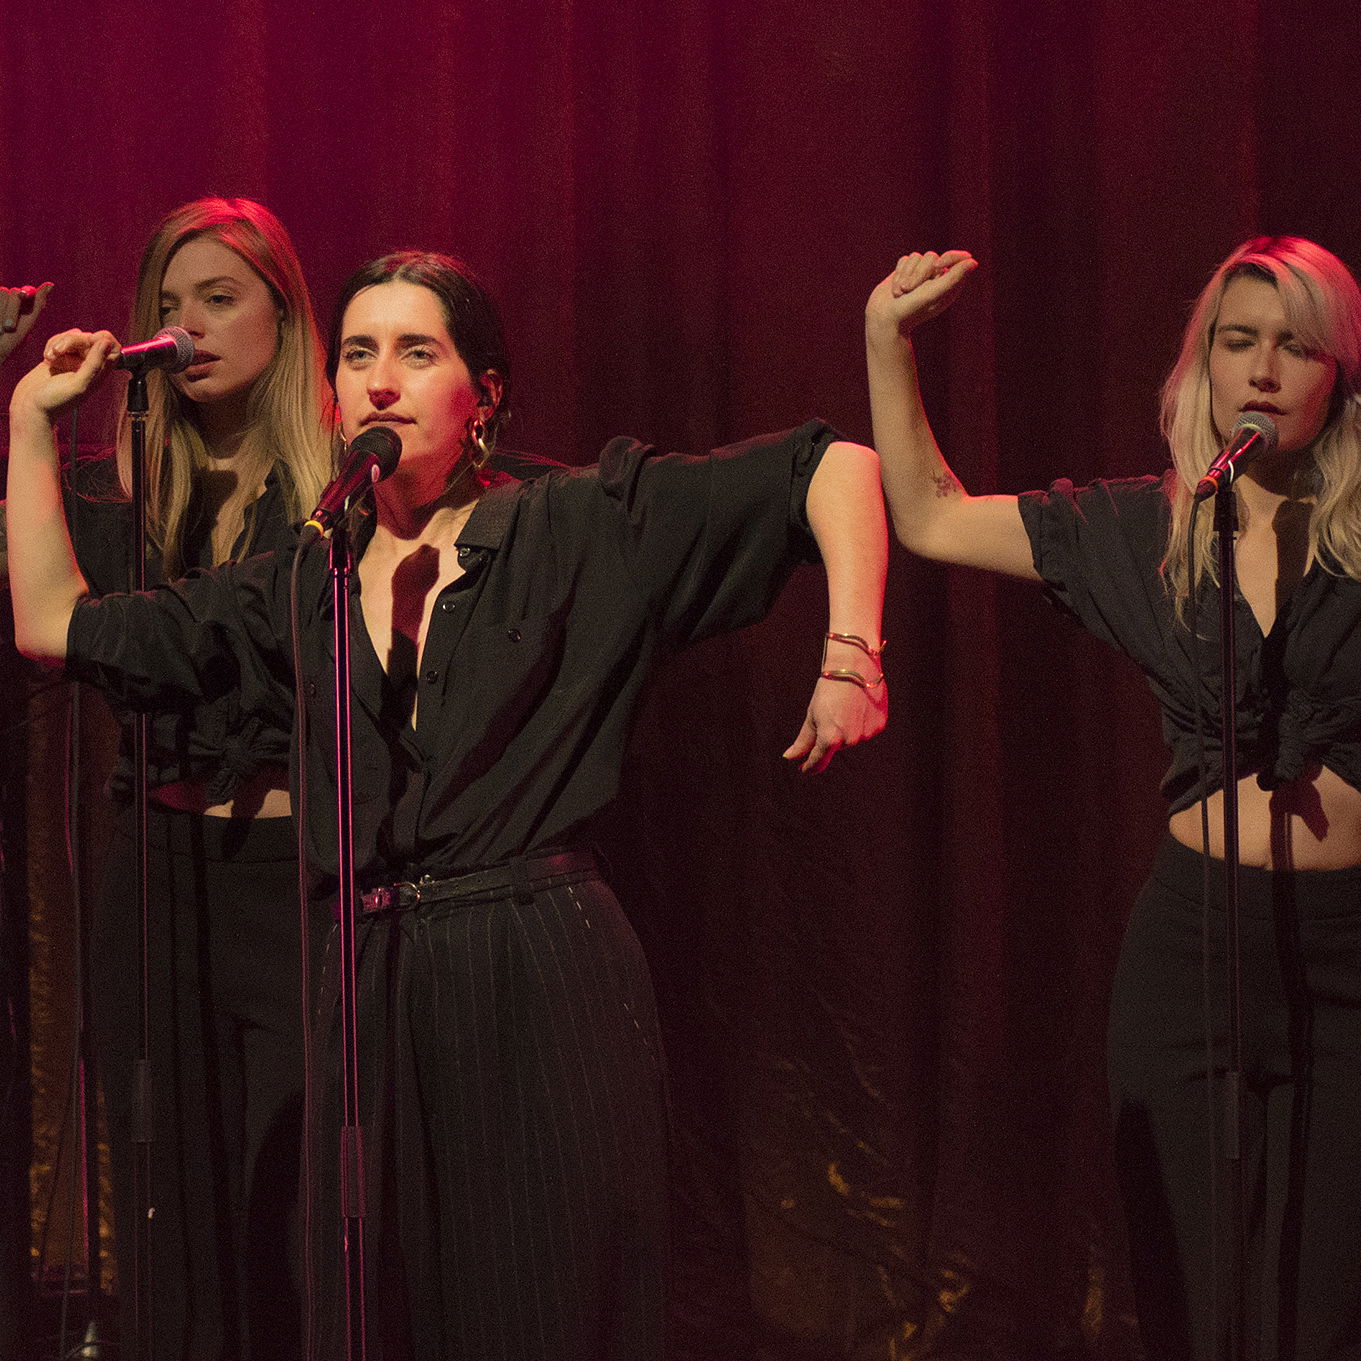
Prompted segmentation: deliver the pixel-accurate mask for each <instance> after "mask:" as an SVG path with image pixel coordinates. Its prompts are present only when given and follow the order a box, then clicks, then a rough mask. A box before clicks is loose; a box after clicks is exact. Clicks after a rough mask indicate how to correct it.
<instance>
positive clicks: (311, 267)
mask: <svg viewBox="0 0 1361 1361" xmlns="http://www.w3.org/2000/svg"><path fill="white" fill-rule="evenodd" d="M1358 40H1361V16H1359V15H1358V10H1357V7H1356V6H1355V5H1346V6H1342V5H1337V6H1333V5H1325V4H1313V3H1300V2H1299V0H1223V3H1221V4H1219V5H1212V6H1207V5H1205V4H1204V3H1203V0H1123V3H1120V4H1082V3H1073V0H932V2H931V3H926V0H863V3H843V4H837V5H813V4H797V3H791V2H790V0H669V3H667V4H660V3H656V0H637V2H636V3H634V4H632V5H622V4H619V3H617V0H573V3H567V0H556V2H554V0H534V2H532V3H531V2H530V0H462V2H461V3H452V2H451V3H443V4H422V5H411V4H408V3H404V2H403V0H398V2H397V3H393V4H387V5H382V6H375V5H373V4H358V3H352V0H330V2H329V3H305V2H303V0H235V3H232V2H231V0H196V3H194V4H193V5H188V6H170V5H147V4H144V3H142V4H132V3H129V2H128V0H104V2H103V3H100V4H93V3H88V2H87V0H75V3H68V4H65V5H36V4H13V5H10V6H7V7H6V8H5V11H4V14H3V17H0V185H3V193H0V276H3V277H4V278H5V280H6V281H11V282H22V281H33V282H37V281H39V280H41V279H43V278H53V279H55V280H56V281H57V283H58V291H57V292H56V293H55V294H54V295H53V300H52V303H51V305H50V308H49V311H48V314H47V316H46V317H44V319H43V320H44V325H45V327H47V328H48V329H56V328H59V327H62V326H67V325H74V324H85V325H110V326H114V327H118V326H120V325H121V324H122V321H123V319H124V317H125V316H126V313H127V308H128V302H129V297H130V291H131V284H132V279H133V274H134V270H135V267H136V261H137V256H138V253H139V251H140V248H141V245H142V242H143V240H144V238H145V236H146V234H147V232H148V231H149V229H150V227H151V225H152V223H153V222H154V220H155V219H156V218H157V217H158V216H159V215H160V214H161V213H162V212H163V211H165V210H166V209H168V208H170V207H172V206H173V205H175V204H177V203H179V202H181V201H183V200H185V199H187V198H190V197H193V196H195V195H197V194H201V193H204V192H219V193H225V194H244V195H250V196H253V197H258V198H260V199H262V200H264V201H265V202H267V203H269V204H270V205H271V206H272V207H273V208H274V209H275V210H276V211H277V212H278V213H279V214H280V215H281V216H282V217H283V219H284V220H285V222H286V223H287V224H288V226H289V227H290V229H291V230H292V232H293V233H294V235H295V237H296V239H297V241H298V243H299V247H300V250H301V253H302V256H303V260H304V264H305V266H306V267H307V270H308V273H309V277H310V279H311V280H312V283H313V286H314V289H315V292H316V295H317V298H318V300H319V302H321V304H322V306H323V308H325V307H327V306H329V302H330V299H331V298H332V297H333V295H334V293H335V291H336V289H337V286H338V284H339V282H340V280H341V279H342V278H343V277H344V276H345V275H346V274H347V273H348V272H349V270H350V269H351V268H352V267H353V266H354V265H355V264H357V263H358V262H360V261H361V260H363V259H365V258H368V257H370V256H372V255H375V254H377V253H379V252H381V251H384V250H387V249H390V248H394V247H399V246H406V245H413V244H414V245H421V246H428V247H438V248H442V249H451V250H454V251H456V252H458V253H461V254H463V255H464V256H466V257H467V258H468V259H470V260H471V261H473V262H474V263H475V264H476V265H477V266H478V267H479V268H480V269H481V270H482V271H483V272H484V273H485V274H486V275H487V276H488V277H489V278H490V280H491V281H492V282H493V284H494V285H495V287H496V288H497V290H498V291H499V294H500V296H501V297H502V299H503V301H504V306H505V311H506V315H507V321H508V326H509V331H510V335H511V339H512V351H513V355H514V360H515V373H514V381H513V390H512V395H513V404H514V408H515V412H516V418H515V421H514V424H513V425H512V427H511V429H510V432H509V442H511V443H513V444H516V445H517V446H519V447H524V448H530V449H534V450H536V451H538V452H541V453H544V454H549V455H553V456H556V457H559V458H563V459H566V460H569V461H573V462H582V461H586V460H588V459H590V458H591V457H592V456H593V455H594V452H595V451H596V449H597V448H598V447H599V445H600V444H601V442H602V441H603V439H604V438H605V437H607V436H609V435H612V434H616V433H620V432H627V433H632V434H638V435H643V436H647V437H650V438H652V439H654V440H656V441H658V442H659V443H663V444H666V445H670V446H676V447H686V448H702V447H708V446H710V445H712V444H714V443H718V442H722V441H725V440H728V439H731V438H736V437H739V436H742V435H746V434H750V433H753V432H756V431H759V430H762V429H768V428H779V427H785V426H789V425H791V424H794V423H795V422H797V421H799V420H800V419H802V418H803V417H804V416H806V415H808V414H810V413H813V412H816V413H818V414H821V415H824V416H826V417H827V418H829V419H830V420H832V421H834V422H836V423H837V424H839V425H840V426H841V427H843V428H844V429H845V431H846V432H847V434H849V435H851V436H853V437H857V438H867V437H868V434H869V428H868V418H867V405H866V402H865V398H864V395H863V386H864V384H863V358H862V340H861V323H860V311H861V306H862V303H863V299H864V297H865V295H866V294H867V292H868V290H869V288H870V287H871V285H872V284H873V283H874V282H875V281H876V280H877V279H878V278H880V277H881V276H882V275H883V274H884V273H885V272H886V271H887V269H888V268H889V266H890V265H891V264H892V262H893V260H894V259H895V258H896V256H897V255H898V254H900V253H901V252H903V251H906V250H909V249H914V248H920V247H945V246H955V245H959V246H966V247H968V248H970V249H972V250H973V251H974V252H975V253H976V254H977V255H978V256H979V257H980V258H981V259H982V261H983V263H984V268H983V270H982V271H981V272H980V273H979V275H977V276H976V277H975V279H974V280H973V282H972V283H971V285H970V288H969V293H968V296H967V297H966V299H965V300H964V301H963V302H961V304H960V305H959V306H958V307H957V308H956V309H955V310H954V311H953V312H952V313H951V314H950V316H949V317H948V319H947V320H945V321H943V322H941V323H939V324H938V325H937V326H936V327H935V328H934V331H933V332H932V333H930V334H929V335H928V336H926V337H925V338H924V339H923V344H922V350H923V360H924V366H925V371H926V375H927V385H928V397H929V399H930V405H931V408H932V411H933V413H934V415H935V417H936V418H937V422H938V428H939V433H940V434H941V437H942V440H943V442H944V443H945V445H946V447H947V449H948V451H949V452H950V454H951V457H952V458H953V460H954V464H955V467H956V469H957V471H958V472H959V474H960V476H961V477H962V478H963V480H964V481H965V483H966V484H967V485H968V486H969V487H970V488H971V489H973V490H992V489H997V490H1008V491H1016V490H1022V489H1025V488H1027V487H1032V486H1036V485H1042V484H1044V483H1046V482H1048V481H1049V480H1050V479H1051V478H1053V477H1055V476H1058V475H1061V474H1066V475H1071V476H1073V477H1075V478H1077V479H1079V480H1081V479H1086V478H1090V477H1094V476H1099V475H1106V474H1127V473H1132V472H1137V471H1144V470H1151V469H1158V468H1161V467H1162V466H1163V465H1164V463H1165V456H1164V454H1163V451H1162V450H1161V448H1160V447H1159V443H1158V440H1157V438H1156V432H1155V421H1154V415H1155V398H1156V389H1157V385H1158V383H1159V381H1160V379H1161V376H1162V374H1163V372H1164V371H1165V370H1166V368H1167V367H1168V365H1169V363H1170V361H1171V358H1172V355H1173V349H1174V346H1175V343H1176V339H1177V337H1178V334H1179V331H1180V328H1181V325H1182V323H1183V320H1184V317H1185V313H1186V306H1187V303H1188V301H1189V300H1190V299H1191V298H1192V297H1193V296H1194V294H1195V293H1196V291H1197V290H1198V288H1199V286H1200V284H1201V282H1202V281H1203V279H1204V278H1205V277H1206V275H1207V274H1208V272H1209V270H1210V269H1211V267H1212V266H1213V265H1214V264H1215V262H1216V261H1217V260H1218V259H1219V258H1221V257H1222V256H1223V255H1224V254H1225V253H1226V252H1227V251H1228V250H1229V249H1230V248H1231V247H1232V246H1234V245H1235V244H1236V243H1237V242H1238V241H1239V240H1241V239H1242V238H1244V237H1245V236H1247V235H1248V234H1250V233H1252V232H1255V231H1257V230H1259V229H1261V230H1269V231H1273V232H1297V233H1301V234H1304V235H1309V236H1314V237H1316V238H1318V239H1320V240H1322V241H1323V242H1324V243H1325V244H1327V245H1329V246H1331V247H1332V248H1333V249H1334V250H1336V251H1337V252H1338V253H1340V254H1341V255H1343V256H1344V258H1347V259H1348V260H1349V261H1350V262H1352V263H1353V264H1356V265H1361V214H1359V213H1358V212H1357V194H1356V191H1355V189H1354V188H1353V186H1352V180H1353V178H1354V176H1355V159H1356V152H1357V150H1358V146H1361V104H1358V101H1357V100H1356V98H1355V87H1356V79H1355V75H1354V70H1353V68H1354V64H1355V54H1356V52H1357V51H1358V50H1361V41H1358ZM48 323H50V326H48ZM34 353H35V347H33V346H32V345H30V346H29V348H28V354H29V356H30V357H32V355H33V354H34ZM16 367H17V364H16ZM7 376H8V375H7ZM818 589H819V588H818V583H817V580H816V577H815V575H814V574H812V573H808V574H806V575H805V576H802V577H800V579H799V580H798V581H797V582H796V584H795V587H794V588H793V589H792V590H791V591H790V593H788V595H787V596H786V598H785V599H784V600H783V601H782V603H781V605H780V607H779V609H778V611H777V613H776V616H775V617H774V618H773V619H772V620H771V621H770V622H769V623H768V624H766V625H764V626H762V627H761V628H758V629H755V630H752V631H751V632H749V633H748V634H746V635H744V636H742V637H739V638H736V639H733V640H726V641H722V642H719V643H715V644H713V645H711V646H708V647H706V648H704V649H702V650H700V651H698V652H696V653H694V654H692V655H690V656H688V657H685V658H682V659H680V660H679V661H678V662H676V663H675V664H674V665H672V666H671V667H670V668H669V669H668V670H667V671H666V672H665V673H664V674H663V675H662V676H661V677H660V678H659V682H658V684H657V686H656V689H655V693H654V695H653V696H652V700H651V702H650V705H649V708H648V711H647V715H646V719H645V722H644V724H643V727H642V730H641V732H640V736H639V741H638V743H637V748H636V753H635V757H634V760H633V762H632V764H631V766H630V771H629V780H628V788H627V798H626V799H625V801H624V802H623V804H622V807H621V811H620V812H619V814H618V816H617V818H616V820H615V822H614V825H613V829H612V834H611V836H610V838H609V839H610V841H611V843H612V854H613V859H614V862H615V871H616V873H615V878H616V880H617V882H618V886H619V888H620V891H621V896H623V897H624V899H625V900H626V902H627V903H628V905H629V906H630V908H631V910H632V912H633V914H634V917H635V920H636V921H637V923H638V926H639V930H640V932H641V933H642V935H643V936H644V938H645V942H646V944H647V947H648V949H649V952H650V955H651V958H652V961H653V965H654V969H655V973H656V978H657V985H658V989H659V993H660V995H661V999H662V1004H663V1010H664V1014H665V1018H666V1025H667V1031H668V1042H669V1047H670V1055H671V1063H672V1074H673V1080H674V1088H675V1105H676V1121H677V1128H678V1171H677V1253H676V1258H677V1268H678V1286H677V1292H676V1314H677V1328H676V1355H677V1356H678V1357H686V1358H696V1359H698V1358H705V1359H706V1361H707V1359H708V1358H713V1359H714V1361H717V1359H718V1358H723V1359H724V1361H728V1359H729V1358H732V1357H738V1356H741V1357H752V1358H761V1359H762V1361H794V1359H795V1358H814V1357H816V1358H832V1357H847V1358H856V1359H857V1361H890V1358H894V1359H895V1361H902V1359H903V1358H923V1357H927V1356H930V1357H950V1356H957V1357H963V1356H968V1357H970V1358H974V1359H976V1358H980V1357H989V1358H999V1359H1002V1361H1012V1359H1013V1358H1015V1359H1016V1361H1019V1359H1020V1358H1036V1359H1037V1361H1038V1359H1039V1358H1044V1361H1054V1359H1055V1358H1062V1357H1091V1358H1098V1357H1099V1358H1112V1359H1113V1361H1124V1359H1125V1358H1127V1357H1129V1356H1131V1355H1132V1351H1131V1333H1130V1322H1129V1319H1128V1300H1127V1294H1128V1291H1127V1283H1126V1280H1125V1275H1124V1270H1123V1266H1122V1262H1121V1251H1122V1249H1121V1243H1120V1231H1119V1219H1118V1214H1117V1212H1116V1208H1115V1204H1114V1194H1113V1188H1112V1182H1111V1176H1110V1168H1109V1146H1108V1130H1107V1118H1106V1114H1105V1097H1104V1090H1103V1077H1102V1061H1103V1056H1102V1050H1103V1027H1104V1008H1105V1001H1106V994H1107V990H1108V987H1109V980H1110V974H1111V969H1112V965H1113V960H1114V956H1115V950H1116V947H1117V944H1118V938H1119V934H1120V930H1121V925H1122V919H1123V915H1124V913H1125V911H1126V907H1127V905H1128V903H1129V901H1130V900H1131V898H1132V895H1133V892H1134V890H1135V888H1136V886H1137V884H1138V883H1139V881H1140V879H1141V877H1142V873H1143V868H1144V866H1145V865H1146V863H1147V861H1148V859H1149V855H1150V852H1151V848H1152V846H1153V845H1154V843H1155V842H1156V839H1157V837H1158V835H1159V827H1160V822H1161V818H1162V809H1161V806H1160V803H1159V800H1158V796H1157V793H1156V783H1157V779H1158V776H1159V774H1160V772H1161V770H1162V767H1163V764H1164V757H1163V753H1162V751H1161V749H1160V746H1159V742H1158V736H1157V723H1156V718H1155V716H1154V714H1153V712H1152V708H1151V701H1150V700H1149V699H1148V697H1147V696H1146V695H1145V694H1144V692H1143V689H1142V685H1141V682H1140V680H1139V678H1138V677H1137V675H1135V674H1134V672H1133V670H1132V669H1131V668H1130V667H1129V666H1128V665H1127V664H1125V663H1123V662H1121V661H1119V660H1118V659H1116V658H1114V657H1112V656H1110V655H1107V654H1106V653H1105V652H1104V651H1102V650H1101V649H1100V648H1099V647H1098V646H1097V645H1095V644H1094V643H1092V642H1091V641H1090V640H1088V639H1086V638H1084V637H1082V636H1079V635H1078V634H1077V633H1076V632H1075V631H1074V630H1072V629H1070V628H1069V627H1067V626H1066V625H1065V624H1064V623H1063V622H1062V621H1061V620H1059V619H1058V618H1057V617H1056V616H1054V615H1053V614H1052V612H1051V611H1049V610H1048V608H1047V607H1046V606H1045V605H1044V603H1043V602H1042V601H1041V600H1040V598H1039V597H1038V594H1037V593H1035V592H1032V591H1026V590H1024V589H1022V588H1020V587H1017V586H1013V585H1009V584H998V583H995V582H992V581H988V580H985V579H982V578H981V577H978V576H975V575H969V574H966V573H961V572H948V571H944V570H939V569H934V568H929V567H925V566H922V565H919V564H916V563H913V562H910V561H908V560H907V559H906V558H905V557H902V556H900V557H899V558H898V559H897V560H896V562H895V565H894V570H893V578H892V583H891V593H890V609H889V614H888V619H887V623H886V632H887V633H888V634H889V635H890V637H891V639H892V644H893V646H892V648H891V650H890V652H889V655H888V670H889V675H890V678H891V683H892V687H893V704H894V717H893V724H892V728H891V730H890V732H889V733H888V734H886V735H885V736H884V737H883V738H881V739H880V740H879V741H878V742H877V743H875V744H874V746H873V747H872V748H867V749H866V750H864V751H860V752H856V753H853V754H851V755H849V756H846V757H843V758H842V759H841V760H840V761H839V762H838V763H837V766H836V768H835V769H834V771H833V772H832V773H831V774H830V775H828V776H826V777H824V778H822V779H818V780H802V779H799V778H797V777H795V776H794V775H793V774H791V773H790V772H789V771H788V770H786V769H784V768H783V767H782V765H781V763H780V762H779V760H778V753H779V751H780V750H781V749H782V748H783V747H784V745H785V744H786V743H787V742H788V741H789V740H790V739H791V738H792V736H793V734H794V732H795V731H796V730H797V728H798V725H799V721H800V718H801V710H802V706H803V704H804V703H805V702H806V698H807V693H808V690H809V687H810V685H811V681H812V677H813V675H814V673H815V669H816V664H817V657H818V646H819V643H818V635H819V633H820V630H821V628H822V627H823V621H822V617H821V614H820V607H819V604H818ZM53 784H54V788H53V790H52V791H50V792H49V793H47V794H46V795H44V796H43V797H42V798H41V799H38V800H37V801H36V802H35V804H34V806H33V809H32V817H31V819H30V820H31V821H32V819H33V818H36V817H37V816H38V814H39V813H40V812H41V814H42V815H43V816H49V815H50V810H51V808H52V807H53V806H54V805H55V802H56V796H55V775H54V776H53ZM10 854H11V856H13V855H14V854H16V849H15V848H14V847H11V848H10ZM40 1118H42V1116H41V1113H40Z"/></svg>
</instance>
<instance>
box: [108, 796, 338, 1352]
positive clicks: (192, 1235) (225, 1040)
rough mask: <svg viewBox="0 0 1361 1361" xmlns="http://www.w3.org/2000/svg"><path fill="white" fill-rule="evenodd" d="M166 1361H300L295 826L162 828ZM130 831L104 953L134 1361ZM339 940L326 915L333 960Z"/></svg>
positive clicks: (159, 1010) (178, 818)
mask: <svg viewBox="0 0 1361 1361" xmlns="http://www.w3.org/2000/svg"><path fill="white" fill-rule="evenodd" d="M149 820H150V850H149V862H150V872H149V893H148V897H149V908H150V961H149V967H150V999H151V1026H150V1031H151V1047H150V1054H149V1058H150V1067H151V1079H152V1089H153V1103H152V1104H153V1120H154V1126H153V1135H154V1139H153V1143H152V1201H153V1205H154V1208H155V1214H154V1217H153V1218H152V1220H151V1228H150V1233H151V1253H152V1258H151V1260H152V1308H151V1317H150V1321H151V1331H152V1343H153V1347H154V1351H153V1355H154V1356H155V1357H156V1358H157V1359H158V1361H288V1359H289V1358H296V1357H298V1356H300V1355H301V1350H302V1344H301V1321H300V1320H301V1305H300V1290H299V1284H298V1278H299V1269H298V1268H299V1261H300V1257H301V1252H300V1247H301V1244H300V1238H299V1227H298V1222H297V1204H298V1176H299V1148H300V1145H301V1137H302V1085H303V1047H302V1012H301V1005H300V986H299V985H300V953H301V952H300V946H299V940H298V910H297V906H296V903H297V888H296V883H297V878H296V870H295V865H296V853H295V849H294V841H293V821H292V819H291V818H271V819H261V820H257V821H250V820H246V819H237V818H214V817H199V816H197V815H195V814H189V813H180V812H174V811H171V810H168V809H164V808H161V807H160V806H159V805H156V804H154V803H153V805H152V807H151V812H150V819H149ZM131 821H132V820H131V817H124V818H123V819H122V820H121V821H120V823H119V825H118V828H117V830H116V834H115V836H114V839H113V844H112V846H111V849H110V860H109V864H108V866H107V868H106V871H105V875H104V885H103V892H102V901H101V904H100V909H99V913H98V916H97V918H96V923H95V929H94V942H93V947H92V950H91V955H92V958H91V985H92V991H93V997H94V1019H95V1027H96V1030H95V1041H96V1053H97V1058H98V1063H99V1068H100V1075H101V1079H102V1083H103V1089H104V1099H105V1107H106V1111H107V1117H108V1130H109V1142H110V1153H111V1170H112V1180H113V1193H114V1216H115V1229H116V1238H117V1257H118V1267H119V1293H120V1297H121V1304H122V1309H121V1314H122V1319H123V1323H124V1339H123V1351H124V1354H125V1355H128V1356H133V1355H136V1353H135V1351H133V1350H132V1347H133V1337H132V1334H131V1315H132V1289H133V1274H132V1266H133V1253H132V1249H133V1242H134V1238H133V1230H134V1214H135V1210H134V1204H133V1199H134V1180H133V1168H134V1162H133V1159H134V1155H135V1148H134V1145H133V1129H134V1126H133V1119H134V1106H133V1092H134V1085H133V1073H134V1064H135V1060H136V1056H137V1048H138V1025H137V1016H138V960H137V951H138V920H137V917H138V908H137V903H136V901H135V878H134V869H135V860H134V848H133V840H132V826H131ZM329 927H330V921H329V917H328V916H326V915H325V914H322V913H318V916H317V921H316V923H315V931H314V935H315V939H316V945H315V952H316V956H317V957H318V958H319V957H320V954H321V951H322V948H323V946H324V941H325V934H324V933H325V932H326V931H327V930H328V929H329Z"/></svg>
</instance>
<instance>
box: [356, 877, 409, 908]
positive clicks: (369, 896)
mask: <svg viewBox="0 0 1361 1361" xmlns="http://www.w3.org/2000/svg"><path fill="white" fill-rule="evenodd" d="M420 900H421V891H420V888H419V887H418V886H417V885H415V884H412V883H409V882H407V881H405V880H404V881H403V882H402V883H399V884H384V885H383V886H382V887H381V888H371V889H369V891H368V892H367V893H363V894H361V895H360V901H361V902H362V903H363V904H364V913H365V915H368V914H369V913H373V912H391V911H393V910H394V909H401V908H404V907H415V905H416V904H417V903H418V902H420Z"/></svg>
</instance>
